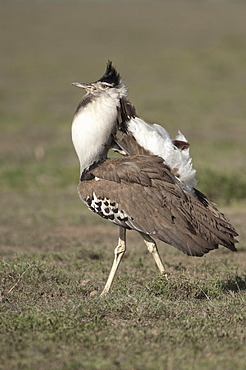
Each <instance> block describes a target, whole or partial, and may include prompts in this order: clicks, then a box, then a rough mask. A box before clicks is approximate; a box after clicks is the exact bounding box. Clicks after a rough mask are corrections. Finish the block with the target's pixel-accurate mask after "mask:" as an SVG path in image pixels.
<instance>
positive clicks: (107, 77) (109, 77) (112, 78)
mask: <svg viewBox="0 0 246 370" xmlns="http://www.w3.org/2000/svg"><path fill="white" fill-rule="evenodd" d="M98 81H101V82H107V83H108V84H113V85H114V86H119V84H120V81H121V77H120V75H119V73H118V72H117V71H116V69H115V68H114V67H113V66H112V62H111V61H110V60H109V61H108V64H107V68H106V71H105V73H104V75H103V76H102V77H101V78H100V79H99V80H98Z"/></svg>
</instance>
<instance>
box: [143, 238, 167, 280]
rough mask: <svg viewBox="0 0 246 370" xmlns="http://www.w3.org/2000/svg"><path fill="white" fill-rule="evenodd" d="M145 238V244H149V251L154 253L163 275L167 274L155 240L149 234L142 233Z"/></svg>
mask: <svg viewBox="0 0 246 370" xmlns="http://www.w3.org/2000/svg"><path fill="white" fill-rule="evenodd" d="M140 234H141V235H142V237H143V239H144V242H145V244H146V245H147V248H148V251H149V252H150V253H151V254H152V256H153V257H154V260H155V263H156V264H157V267H158V269H159V271H160V273H161V275H164V274H165V269H164V266H163V263H162V261H161V257H160V255H159V252H158V249H157V246H156V243H155V241H154V240H153V239H152V238H151V237H150V236H149V235H147V234H143V233H140Z"/></svg>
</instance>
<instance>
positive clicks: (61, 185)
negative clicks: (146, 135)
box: [0, 0, 246, 370]
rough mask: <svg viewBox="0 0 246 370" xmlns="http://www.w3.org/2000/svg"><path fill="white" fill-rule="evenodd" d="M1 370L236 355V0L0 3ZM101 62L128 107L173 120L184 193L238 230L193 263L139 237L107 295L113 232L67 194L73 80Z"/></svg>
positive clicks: (239, 167) (241, 142) (241, 26)
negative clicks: (183, 151) (208, 203)
mask: <svg viewBox="0 0 246 370" xmlns="http://www.w3.org/2000/svg"><path fill="white" fill-rule="evenodd" d="M0 10H1V11H0V21H1V22H0V23H1V27H2V29H3V30H5V31H6V30H8V32H5V31H4V32H1V33H0V42H1V60H0V64H1V82H0V129H1V135H0V189H1V196H0V209H1V212H0V256H1V264H0V274H1V276H0V305H1V315H0V341H1V342H0V348H1V362H0V369H3V370H5V369H8V370H9V369H18V370H19V369H40V370H43V369H46V368H47V369H71V370H74V369H100V370H101V369H105V370H106V369H134V370H137V369H155V370H156V369H167V370H174V369H175V370H176V369H182V370H183V369H184V370H186V369H187V370H193V369H219V370H220V369H221V370H222V369H223V370H224V369H226V370H227V369H228V370H232V369H233V370H234V369H237V370H238V369H239V370H244V369H246V365H245V344H246V343H245V342H246V338H245V324H246V317H245V312H246V311H245V307H246V304H245V290H246V274H245V251H246V249H245V246H246V232H245V223H246V217H245V214H246V212H245V209H246V208H245V205H246V203H245V198H246V191H245V189H246V174H245V157H246V146H245V136H246V130H245V127H246V126H245V117H246V109H245V100H246V90H245V60H246V42H245V40H246V28H245V12H246V5H245V4H244V3H243V2H229V1H228V2H207V1H200V2H197V1H189V0H187V1H175V2H170V1H163V2H159V1H136V2H133V1H132V2H127V3H126V2H123V1H122V2H110V1H105V2H99V1H98V2H94V1H93V2H77V1H59V2H51V1H50V2H45V1H44V2H31V1H22V2H2V3H1V5H0ZM108 59H112V60H113V62H114V64H115V65H116V67H117V68H118V69H119V71H120V73H121V74H122V76H123V78H124V80H125V81H126V82H127V84H128V86H129V94H130V98H131V100H132V101H133V102H134V104H135V105H136V107H137V111H138V113H139V114H140V115H141V117H143V118H145V119H146V120H148V121H150V122H157V123H161V124H163V125H164V126H165V127H166V128H167V130H168V131H169V132H170V133H171V135H172V136H175V135H176V133H177V131H178V129H180V130H181V131H182V132H183V133H184V135H185V136H187V138H188V140H189V142H190V144H191V155H192V157H193V163H194V167H195V168H196V169H197V178H198V180H199V185H198V188H199V189H200V190H201V191H203V192H204V193H206V194H207V195H208V196H209V197H210V198H212V200H213V201H215V202H217V203H218V207H219V208H220V209H222V211H223V212H224V213H225V214H226V215H227V216H228V217H229V218H230V220H231V221H232V223H233V225H234V226H235V227H236V229H237V230H238V231H239V234H240V237H239V241H240V244H239V246H238V253H231V252H230V251H228V250H226V249H225V248H220V249H219V250H217V251H214V252H211V253H209V255H206V256H205V257H204V258H202V259H198V258H197V259H196V258H191V257H187V256H185V255H183V254H181V253H180V252H178V251H176V250H175V249H174V248H172V247H170V246H167V245H163V244H161V243H160V246H159V250H160V254H161V256H162V259H163V261H164V264H165V267H166V271H167V276H168V279H165V278H162V277H159V275H158V272H157V269H156V268H155V265H154V261H153V259H152V258H151V256H150V255H149V254H148V252H147V251H146V249H145V248H144V245H143V243H142V241H141V240H140V238H139V237H138V235H136V234H135V233H129V235H128V249H127V252H126V255H125V257H124V259H123V263H122V264H121V266H120V269H119V272H118V274H117V277H116V279H115V282H114V284H113V287H112V292H111V294H110V295H109V296H108V297H107V298H100V297H99V293H100V292H101V290H102V289H103V286H104V284H105V282H106V279H107V275H108V272H109V269H110V267H111V263H112V260H113V249H114V247H115V246H116V242H117V228H115V227H113V226H112V225H111V224H109V223H107V222H105V220H102V219H100V218H99V217H97V216H95V215H93V214H92V213H91V212H89V211H88V210H87V209H85V207H84V206H83V205H82V204H81V202H80V200H79V198H78V196H77V192H76V186H77V182H78V177H79V176H78V175H79V165H78V160H77V158H76V155H75V152H74V150H73V148H72V144H71V138H70V124H71V120H72V115H73V112H74V110H75V108H76V105H77V103H78V102H79V100H80V98H81V91H79V90H78V89H75V88H74V87H72V86H71V83H72V82H74V81H93V80H95V79H96V78H98V77H100V75H102V73H103V71H104V68H105V65H106V62H107V60H108Z"/></svg>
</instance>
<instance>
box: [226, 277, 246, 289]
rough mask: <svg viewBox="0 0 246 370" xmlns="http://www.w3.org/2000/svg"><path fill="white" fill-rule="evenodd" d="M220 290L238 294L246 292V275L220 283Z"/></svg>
mask: <svg viewBox="0 0 246 370" xmlns="http://www.w3.org/2000/svg"><path fill="white" fill-rule="evenodd" d="M221 290H222V291H223V292H225V293H226V292H233V293H239V292H240V291H242V290H246V275H243V276H235V277H233V278H229V279H227V280H225V281H222V282H221Z"/></svg>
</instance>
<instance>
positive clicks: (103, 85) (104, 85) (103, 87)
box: [101, 84, 109, 89]
mask: <svg viewBox="0 0 246 370" xmlns="http://www.w3.org/2000/svg"><path fill="white" fill-rule="evenodd" d="M108 87H109V86H108V85H107V84H101V88H102V89H107V88H108Z"/></svg>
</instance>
